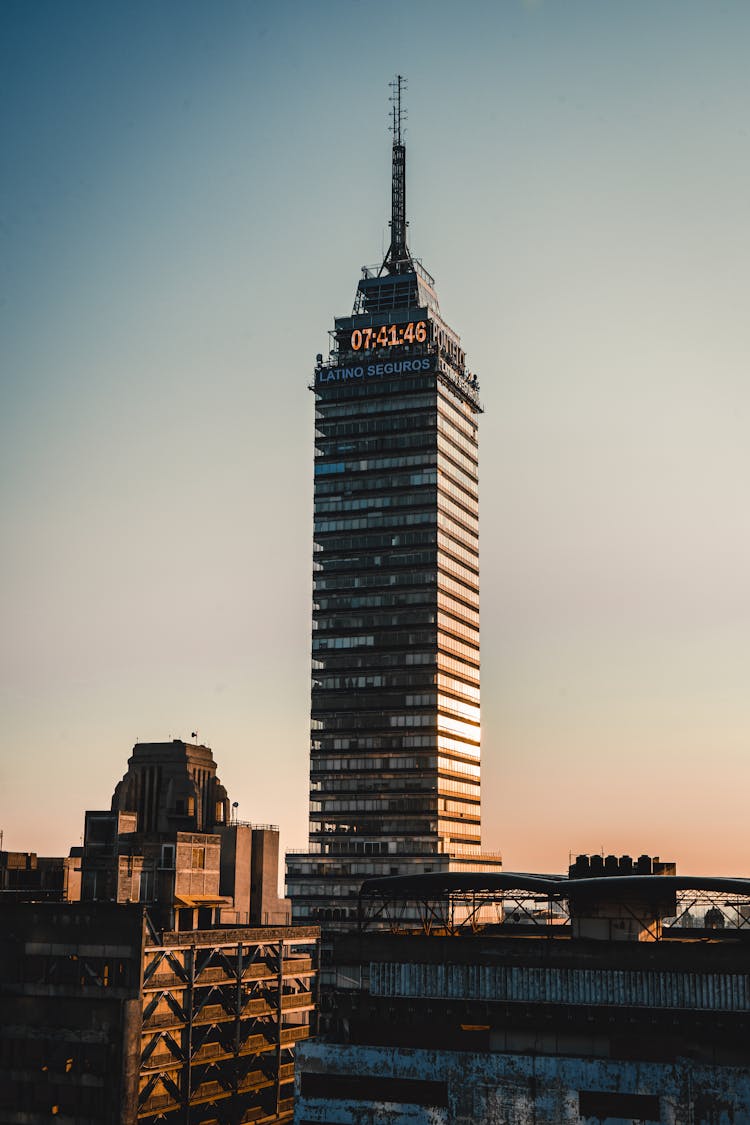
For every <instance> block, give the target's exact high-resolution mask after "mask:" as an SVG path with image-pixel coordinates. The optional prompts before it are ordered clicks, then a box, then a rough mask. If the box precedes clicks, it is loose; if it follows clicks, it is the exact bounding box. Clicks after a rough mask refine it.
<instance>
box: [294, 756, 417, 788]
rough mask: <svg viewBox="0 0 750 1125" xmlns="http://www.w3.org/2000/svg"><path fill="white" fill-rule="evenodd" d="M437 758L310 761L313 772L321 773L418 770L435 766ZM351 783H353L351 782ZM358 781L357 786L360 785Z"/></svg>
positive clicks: (325, 759) (321, 758)
mask: <svg viewBox="0 0 750 1125" xmlns="http://www.w3.org/2000/svg"><path fill="white" fill-rule="evenodd" d="M435 765H436V762H435V758H414V757H403V756H401V757H398V756H392V757H388V758H323V757H320V758H316V757H313V758H312V759H311V761H310V771H311V773H320V772H323V771H325V770H333V771H334V772H338V771H339V770H373V771H377V772H382V771H383V770H416V769H428V768H429V767H432V768H433V769H434V768H435ZM349 784H351V783H349ZM359 784H360V783H359V781H357V786H359Z"/></svg>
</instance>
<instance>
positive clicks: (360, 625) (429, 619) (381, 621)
mask: <svg viewBox="0 0 750 1125" xmlns="http://www.w3.org/2000/svg"><path fill="white" fill-rule="evenodd" d="M434 622H435V613H434V610H433V609H410V610H401V611H400V612H399V613H360V614H357V615H356V616H355V615H354V614H351V615H350V614H346V613H337V614H335V615H334V616H333V617H318V618H317V619H316V620H315V621H313V629H317V630H318V631H319V632H321V633H324V632H328V631H329V630H331V631H333V632H338V630H339V629H373V628H379V629H389V628H393V627H394V626H396V627H398V626H399V625H432V624H434ZM477 643H478V642H477Z"/></svg>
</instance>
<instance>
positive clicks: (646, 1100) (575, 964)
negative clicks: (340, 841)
mask: <svg viewBox="0 0 750 1125" xmlns="http://www.w3.org/2000/svg"><path fill="white" fill-rule="evenodd" d="M597 858H599V859H601V857H597ZM608 858H612V859H614V857H608ZM622 858H623V860H625V861H626V862H625V863H622V864H621V865H620V864H617V861H615V863H616V864H617V866H618V868H619V870H618V872H617V873H616V874H611V873H607V874H604V873H597V874H594V875H592V874H591V872H590V870H589V872H588V873H582V868H584V867H585V865H584V864H581V863H580V862H579V866H578V869H577V871H571V875H570V877H568V878H563V877H560V876H558V877H551V876H531V875H514V874H511V873H507V872H506V873H502V874H494V875H493V874H490V875H485V876H482V875H478V874H474V875H466V874H463V875H442V876H441V875H426V876H421V877H413V878H411V879H408V878H404V877H399V878H395V879H391V880H389V879H381V880H372V881H370V882H369V883H365V885H364V887H363V892H362V899H361V902H360V905H361V923H362V930H361V932H359V933H357V934H347V935H339V936H338V937H337V938H336V939H335V941H334V942H333V949H332V955H331V972H332V974H333V975H334V977H335V982H334V986H333V988H331V989H329V990H327V992H326V993H325V994H324V997H323V1000H324V1003H325V1005H326V1020H327V1028H328V1030H327V1033H326V1035H325V1037H324V1039H320V1040H317V1041H315V1042H314V1043H310V1044H304V1045H303V1047H302V1049H301V1051H300V1052H299V1054H298V1056H297V1093H298V1101H297V1107H296V1116H295V1120H296V1121H297V1122H298V1125H303V1123H304V1125H324V1123H326V1125H328V1123H331V1122H336V1123H337V1125H381V1123H382V1122H385V1121H387V1122H388V1123H389V1125H501V1123H502V1125H581V1123H586V1125H602V1122H605V1123H607V1125H610V1123H611V1125H615V1123H616V1125H630V1123H632V1125H643V1123H652V1122H653V1123H659V1125H720V1123H721V1125H749V1123H750V923H748V917H747V908H748V903H749V902H750V881H749V880H747V879H726V878H716V879H710V878H691V877H679V876H676V875H674V874H642V873H636V872H634V870H633V868H634V866H635V865H634V864H633V861H632V860H631V861H629V864H628V862H627V860H628V857H622ZM644 858H645V859H647V858H648V857H641V860H643V859H644ZM639 862H640V861H639ZM641 870H643V865H642V867H641ZM650 870H653V867H651V868H650ZM657 870H666V871H669V870H673V865H657ZM407 903H411V906H412V915H416V916H418V917H419V918H420V919H421V923H422V925H421V929H420V930H419V931H416V930H412V931H411V932H409V930H408V927H406V926H405V925H404V922H403V919H404V917H405V916H406V915H407V914H408V912H407V911H405V910H404V907H405V905H406V904H407ZM480 908H481V909H483V910H484V912H485V914H486V913H487V912H494V913H495V917H496V922H495V923H494V924H492V925H481V924H478V923H477V918H478V917H479V911H480ZM459 918H461V919H463V921H461V922H458V921H457V919H459ZM384 919H385V920H387V922H388V929H387V930H386V931H385V932H384V931H383V929H382V922H383V920H384ZM375 921H377V922H378V923H379V924H380V925H381V928H379V929H374V928H372V923H373V922H375Z"/></svg>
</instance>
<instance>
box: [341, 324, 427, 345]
mask: <svg viewBox="0 0 750 1125" xmlns="http://www.w3.org/2000/svg"><path fill="white" fill-rule="evenodd" d="M426 339H427V321H426V320H416V321H415V320H410V321H409V322H408V323H407V324H381V326H380V327H379V328H355V329H354V331H353V332H352V336H351V348H352V351H353V352H367V351H370V350H371V349H372V348H394V347H398V346H399V344H424V342H425V340H426Z"/></svg>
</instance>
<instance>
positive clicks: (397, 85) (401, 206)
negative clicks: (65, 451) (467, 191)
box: [381, 74, 414, 273]
mask: <svg viewBox="0 0 750 1125" xmlns="http://www.w3.org/2000/svg"><path fill="white" fill-rule="evenodd" d="M389 86H390V88H391V96H390V98H389V101H390V102H391V125H390V130H391V132H392V133H393V152H392V175H391V224H390V225H391V244H390V246H389V247H388V253H387V254H386V256H385V258H384V260H383V265H382V267H381V272H382V270H386V271H387V272H388V273H411V272H412V271H413V269H414V263H413V262H412V260H411V254H410V253H409V248H408V246H407V245H406V228H407V226H408V225H409V224H408V223H407V221H406V145H405V143H404V132H405V130H404V122H405V121H406V110H405V109H404V108H403V106H402V104H401V96H402V94H403V93H404V91H405V90H406V79H405V78H404V76H403V75H402V74H397V75H396V77H395V78H394V79H393V81H392V82H390V83H389Z"/></svg>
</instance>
